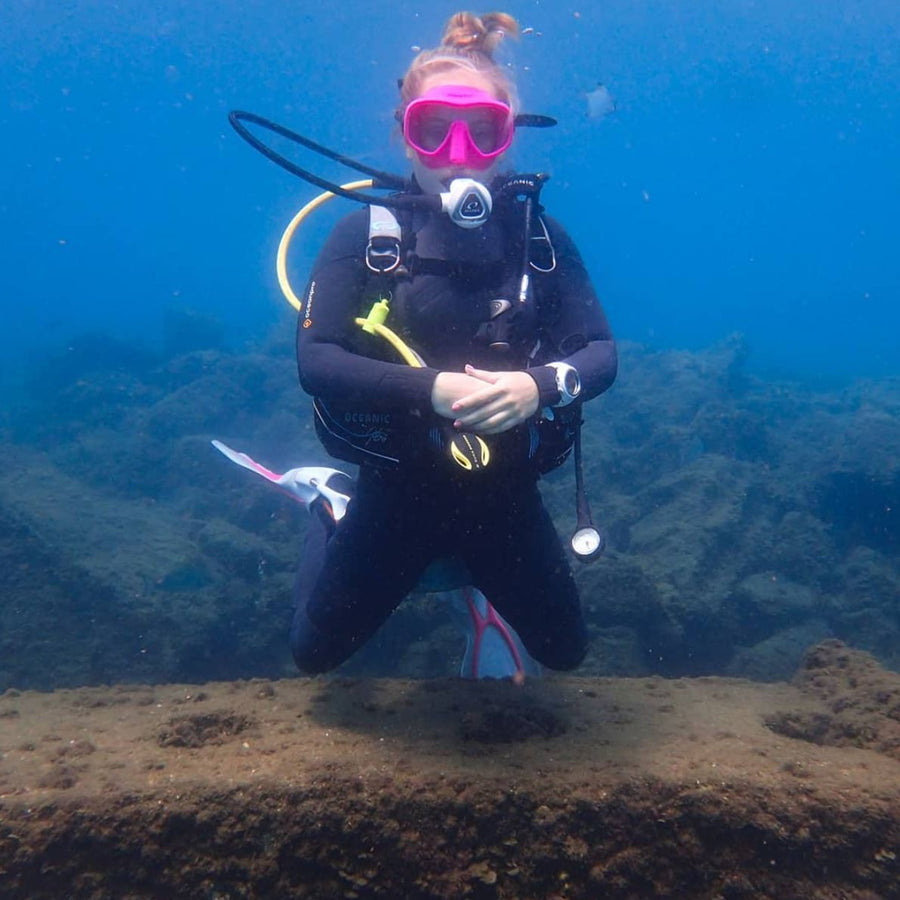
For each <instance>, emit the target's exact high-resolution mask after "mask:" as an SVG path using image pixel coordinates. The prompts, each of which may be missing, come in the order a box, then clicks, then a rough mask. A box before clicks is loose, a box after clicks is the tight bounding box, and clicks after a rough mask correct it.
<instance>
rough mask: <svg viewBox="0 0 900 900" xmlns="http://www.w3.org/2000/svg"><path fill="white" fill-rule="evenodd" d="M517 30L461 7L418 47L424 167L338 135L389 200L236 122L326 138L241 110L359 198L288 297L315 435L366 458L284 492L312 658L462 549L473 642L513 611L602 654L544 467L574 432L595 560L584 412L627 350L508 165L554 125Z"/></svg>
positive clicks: (347, 644) (302, 622) (530, 188)
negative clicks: (540, 130) (521, 74)
mask: <svg viewBox="0 0 900 900" xmlns="http://www.w3.org/2000/svg"><path fill="white" fill-rule="evenodd" d="M518 31H519V29H518V25H517V23H516V21H515V19H513V18H512V17H511V16H509V15H506V14H504V13H491V14H488V15H484V16H482V17H477V16H474V15H473V14H471V13H467V12H460V13H457V14H455V15H453V16H452V17H451V18H450V20H449V21H448V22H447V25H446V27H445V30H444V35H443V38H442V41H441V43H440V45H439V46H438V47H437V48H435V49H432V50H424V51H422V52H420V53H419V54H418V55H417V56H416V57H415V59H414V60H413V62H412V64H411V65H410V67H409V70H408V71H407V72H406V74H405V75H404V76H403V78H402V79H401V80H400V82H399V85H400V104H399V107H398V109H397V113H396V117H397V119H398V122H399V123H400V125H401V128H402V135H403V140H404V143H405V149H406V155H407V157H408V159H409V161H410V163H411V167H412V172H413V175H412V178H411V180H409V181H405V180H400V179H397V178H396V176H393V177H391V176H387V175H386V173H377V172H375V170H369V169H367V168H366V167H363V166H361V165H359V164H353V163H352V162H348V161H347V160H346V159H345V158H344V157H340V156H338V155H337V154H334V153H331V152H330V151H325V152H326V153H327V155H330V156H331V157H332V158H335V159H338V160H339V161H341V162H345V163H347V164H349V165H354V167H355V168H359V169H362V170H363V171H365V172H371V173H372V174H374V175H376V184H375V187H390V188H393V191H394V192H393V193H391V194H389V195H387V196H385V197H378V198H375V199H373V196H372V195H364V194H359V195H356V194H354V193H353V192H352V191H350V190H347V189H346V188H348V187H351V186H345V187H344V188H338V187H337V186H332V185H330V184H329V183H327V182H324V181H322V180H321V179H317V178H315V177H314V176H311V175H310V173H308V172H306V171H305V170H301V169H299V168H298V167H296V166H293V165H291V164H289V163H287V162H286V161H285V160H284V158H283V157H280V156H278V154H275V153H274V152H273V151H269V150H268V148H266V147H265V145H263V144H262V143H261V142H260V141H259V140H257V139H255V138H253V137H251V136H250V134H249V132H248V131H247V129H246V127H245V126H244V125H243V123H244V122H245V121H251V122H255V123H257V124H262V125H264V126H265V127H269V128H270V129H271V130H275V131H277V132H278V133H279V134H282V135H284V136H287V137H290V138H293V139H296V140H299V141H300V142H301V143H304V144H305V145H306V146H312V148H313V149H317V150H318V151H319V152H322V148H319V147H318V145H314V144H312V142H309V141H307V140H306V139H303V138H301V137H300V136H297V135H294V134H293V133H292V132H288V131H287V130H286V129H283V128H281V127H280V126H275V125H274V124H273V123H270V122H267V120H263V119H261V118H260V117H255V116H252V115H251V114H249V113H232V124H233V125H234V126H235V128H237V129H238V131H239V132H240V133H241V134H242V136H243V137H245V139H247V140H248V141H250V142H251V143H252V144H253V145H254V146H256V147H257V149H260V150H262V151H263V152H265V153H266V155H267V156H270V158H273V159H275V161H276V162H279V164H281V165H283V166H284V167H285V168H288V169H289V170H290V171H293V172H294V173H295V174H299V175H300V176H301V177H304V178H306V179H307V180H308V181H311V182H312V183H314V184H319V185H320V186H323V187H327V188H330V189H331V190H333V192H334V193H335V194H337V195H338V196H348V197H350V198H351V199H360V200H362V202H363V203H364V204H365V206H364V208H363V209H360V210H357V211H355V212H352V213H350V214H349V215H347V216H346V217H344V218H343V219H342V220H341V221H340V222H339V223H338V224H337V225H336V226H335V228H334V229H333V231H332V232H331V235H330V236H329V238H328V239H327V241H326V243H325V245H324V246H323V248H322V249H321V251H320V253H319V255H318V258H317V259H316V262H315V264H314V266H313V269H312V273H311V276H310V279H309V282H308V284H307V287H306V291H305V293H304V295H303V297H302V299H301V298H297V302H296V303H295V305H296V306H297V307H298V309H299V311H300V314H299V326H298V330H297V360H298V370H299V377H300V383H301V385H302V387H303V389H304V390H305V391H306V393H307V394H309V395H311V396H312V397H313V407H314V414H315V425H316V430H317V433H318V435H319V437H320V439H321V441H322V443H323V445H324V446H325V448H326V450H327V451H328V452H329V453H330V454H331V455H332V456H336V457H337V458H339V459H342V460H346V461H349V462H352V463H355V464H357V465H358V466H359V475H358V478H357V479H356V481H355V483H354V482H353V481H352V480H351V479H349V477H348V476H346V475H344V474H343V473H341V472H338V471H337V470H329V469H324V470H322V469H308V470H305V469H300V470H292V472H294V473H296V474H295V475H293V476H291V477H292V478H293V479H294V481H293V482H292V487H291V490H293V491H294V492H295V493H297V491H298V490H299V491H300V493H302V494H303V497H302V499H303V500H304V502H305V503H306V504H307V505H308V507H309V510H310V513H311V523H310V528H309V531H308V534H307V540H306V545H305V548H304V552H303V559H302V560H301V565H300V569H299V572H298V576H297V581H296V587H295V604H296V605H295V612H294V618H293V622H292V626H291V632H290V642H291V650H292V653H293V656H294V660H295V661H296V664H297V666H298V668H299V669H300V670H301V671H302V672H304V673H307V674H314V673H321V672H326V671H328V670H330V669H333V668H334V667H336V666H338V665H339V664H340V663H342V662H343V661H344V660H346V659H348V658H349V657H350V656H351V655H352V654H353V653H354V652H355V651H356V650H357V649H358V648H359V647H360V646H362V645H363V644H364V643H365V642H366V641H367V640H368V639H369V638H370V637H371V636H372V635H373V634H374V633H375V632H376V631H377V630H378V628H379V627H380V626H381V625H382V624H383V623H384V622H385V620H386V619H387V618H388V617H389V616H390V615H391V613H392V612H393V610H394V609H395V608H396V607H397V606H398V605H399V604H400V603H401V602H402V601H403V600H404V598H406V597H407V596H408V595H409V594H410V593H411V592H413V591H414V590H415V589H416V587H417V585H420V584H421V583H422V579H423V576H424V575H426V573H428V574H429V576H432V577H433V573H434V571H435V567H436V566H438V565H440V564H441V563H443V562H446V561H448V560H449V561H451V563H450V564H451V568H452V571H453V573H454V574H452V575H451V576H450V582H447V583H445V584H444V586H451V587H461V586H462V585H470V586H472V587H473V588H474V589H476V593H475V595H474V597H475V602H469V604H468V610H469V614H470V616H471V622H470V624H471V630H472V633H473V634H474V635H475V638H476V639H475V640H474V641H472V640H470V642H469V647H470V650H471V648H472V647H473V646H475V647H476V649H477V644H478V640H477V639H478V637H479V636H480V635H482V634H484V633H485V630H486V629H487V630H490V629H488V625H492V624H495V623H496V622H497V621H499V622H501V623H503V625H506V624H507V623H508V626H509V627H510V630H513V631H514V635H513V637H514V638H515V642H516V643H515V646H516V647H517V648H520V649H522V650H523V653H522V655H523V657H524V658H526V659H529V660H530V658H533V660H536V661H537V662H538V663H540V664H543V665H545V666H547V667H549V668H551V669H559V670H566V669H572V668H574V667H576V666H578V665H579V663H580V662H581V661H582V659H583V658H584V655H585V653H586V651H587V629H586V626H585V622H584V618H583V615H582V610H581V604H580V600H579V597H578V592H577V589H576V585H575V580H574V578H573V575H572V571H571V568H570V565H569V561H568V559H567V556H566V552H565V550H564V548H563V545H562V542H561V541H560V538H559V535H558V534H557V532H556V529H555V527H554V525H553V522H552V521H551V519H550V516H549V514H548V512H547V510H546V509H545V507H544V505H543V502H542V500H541V496H540V493H539V490H538V480H539V478H540V476H541V475H542V474H543V473H545V472H548V471H550V470H551V469H554V468H556V467H557V466H558V465H560V464H561V463H562V462H563V461H564V460H565V459H566V458H567V457H568V456H569V455H570V453H571V452H572V450H573V447H574V450H575V461H576V474H577V476H578V497H579V529H578V530H577V531H576V534H575V537H574V538H573V540H572V547H573V549H574V550H575V553H576V556H580V558H582V559H588V558H592V557H593V556H594V555H596V553H597V552H599V549H601V539H600V536H599V532H598V531H597V529H596V528H594V526H593V523H592V522H591V520H590V514H589V511H587V505H586V499H584V492H583V480H582V475H581V466H580V440H579V438H580V426H581V414H582V406H583V404H584V402H586V401H588V400H591V399H593V398H594V397H596V396H597V395H599V394H600V393H602V392H603V391H605V390H606V389H607V388H608V387H609V386H610V385H611V384H612V382H613V380H614V379H615V376H616V368H617V358H616V348H615V344H614V342H613V339H612V335H611V332H610V328H609V325H608V324H607V320H606V317H605V315H604V313H603V310H602V308H601V306H600V304H599V302H598V300H597V297H596V295H595V292H594V289H593V287H592V285H591V281H590V278H589V276H588V274H587V272H586V270H585V267H584V264H583V262H582V260H581V257H580V255H579V253H578V251H577V249H576V248H575V246H574V244H573V243H572V241H571V239H570V238H569V237H568V235H567V234H566V232H565V231H564V230H563V228H562V227H561V226H560V225H559V224H558V223H557V222H555V221H554V220H553V219H551V218H549V217H548V216H546V215H544V214H543V208H542V207H541V206H540V203H539V194H540V189H541V186H542V184H543V181H544V176H531V175H528V176H525V175H519V174H510V173H506V172H504V171H502V170H501V165H502V161H503V158H504V154H505V153H506V151H507V150H508V149H509V147H510V146H511V144H512V142H513V140H514V137H515V132H516V129H517V128H518V127H522V126H529V125H531V126H534V125H537V126H542V125H547V124H554V123H553V121H552V120H549V119H546V117H540V116H529V115H526V114H523V113H521V112H520V111H519V109H518V100H517V96H516V92H515V88H514V86H513V84H512V83H511V82H510V80H509V79H508V78H507V74H506V71H505V70H504V68H502V67H501V66H499V65H498V64H497V63H496V62H495V61H494V58H493V55H494V52H495V51H496V49H497V47H498V45H499V44H500V42H501V41H502V40H503V38H504V37H505V36H513V37H515V36H517V35H518ZM379 175H380V176H383V177H382V178H381V179H380V183H379V178H378V177H377V176H379ZM367 184H369V185H371V184H372V182H367ZM352 187H354V188H355V185H354V186H352ZM219 449H222V448H221V447H220V448H219ZM226 450H228V448H225V449H224V450H222V452H225V451H226ZM230 452H231V453H232V454H234V451H230ZM226 455H228V454H227V453H226ZM238 455H239V456H241V455H240V454H238ZM230 458H234V457H233V456H232V457H230ZM245 459H246V460H249V458H245ZM234 461H236V462H239V464H241V465H246V463H245V462H241V461H240V460H234ZM250 462H251V463H252V460H250ZM254 465H256V464H254ZM246 467H248V468H250V467H251V466H246ZM257 471H258V470H257ZM260 474H264V472H263V473H260ZM269 475H272V476H273V477H272V478H270V479H269V480H273V481H276V480H277V479H278V478H279V477H283V478H288V475H287V474H286V475H285V476H277V475H275V474H274V473H269ZM266 477H268V475H266ZM283 484H284V483H282V486H283ZM338 498H340V499H338ZM582 500H583V502H582ZM484 597H488V598H490V604H486V601H485V602H484V603H481V601H482V600H484ZM479 598H480V599H479ZM469 599H470V601H471V600H472V595H469ZM494 608H495V610H496V612H495V611H494ZM497 614H499V616H498V615H497ZM492 616H494V618H493V619H492V618H491V617H492ZM486 623H487V624H486ZM519 641H520V642H521V643H519ZM508 646H510V647H512V644H509V645H508ZM525 651H527V653H526V652H525ZM512 652H513V655H515V652H514V651H512ZM476 665H477V661H476ZM519 670H521V666H520V667H519Z"/></svg>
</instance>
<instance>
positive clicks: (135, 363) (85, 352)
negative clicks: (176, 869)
mask: <svg viewBox="0 0 900 900" xmlns="http://www.w3.org/2000/svg"><path fill="white" fill-rule="evenodd" d="M199 344H202V342H198V345H199ZM173 346H174V349H172V350H171V352H169V353H168V354H159V353H152V352H150V351H148V350H145V349H142V348H141V347H139V346H136V345H130V344H127V343H123V342H120V341H117V340H114V339H111V338H108V337H102V336H86V337H83V338H79V339H77V340H73V341H71V342H70V343H68V344H67V345H65V347H63V348H61V350H60V351H59V353H57V354H56V355H52V356H50V357H48V358H47V359H46V360H45V361H44V362H43V363H42V364H40V365H36V366H35V367H34V369H33V370H32V371H31V372H30V373H29V374H28V378H27V379H26V384H25V385H24V388H23V391H22V392H20V393H17V392H15V391H7V392H6V393H5V396H6V397H7V404H6V406H5V407H4V408H3V410H2V418H0V554H2V559H0V597H2V603H0V689H3V688H7V687H16V688H20V689H21V688H38V689H50V688H56V687H64V686H82V685H90V684H109V683H115V682H196V681H207V680H210V679H233V678H240V677H243V678H247V677H268V678H278V677H283V676H285V675H288V674H290V673H291V671H292V666H291V662H290V658H289V654H288V651H287V646H286V645H287V641H286V634H287V626H288V621H289V617H290V604H291V585H292V580H293V576H294V569H295V566H296V562H297V558H298V555H299V550H300V547H301V542H302V539H303V534H304V531H305V528H306V513H305V511H304V510H303V509H302V508H301V507H299V506H298V505H297V504H295V503H294V502H292V501H291V500H290V499H289V498H287V497H285V496H284V495H282V494H279V493H278V492H277V491H274V490H273V489H272V488H271V487H270V486H268V485H266V484H265V483H264V482H262V481H261V480H258V479H256V478H255V476H253V475H251V474H250V473H248V472H245V471H243V470H241V469H238V468H236V467H234V466H232V465H231V464H230V463H229V462H227V461H226V460H225V459H224V458H223V457H221V456H219V455H218V454H217V453H216V452H215V451H214V450H213V449H212V448H211V446H210V440H211V439H213V438H219V439H221V440H223V441H225V442H226V443H228V444H229V445H231V446H232V447H235V448H237V449H239V450H244V451H247V452H249V453H251V454H252V455H253V456H255V457H256V458H257V459H259V460H260V461H262V462H264V463H265V464H267V465H269V466H270V467H272V468H274V469H279V468H281V469H284V468H289V467H292V466H295V465H302V464H311V463H320V464H321V463H324V462H327V458H326V457H325V455H324V453H323V451H322V450H321V448H320V447H319V445H318V443H317V441H316V439H315V436H314V434H313V432H312V422H311V416H310V409H309V403H308V400H307V398H305V397H304V396H303V395H302V394H301V393H300V390H299V388H298V386H297V382H296V374H295V370H294V363H293V358H292V348H291V345H290V335H289V334H286V335H285V337H284V339H283V340H273V341H272V342H270V344H269V345H267V346H266V347H265V348H264V349H260V350H258V351H253V352H251V351H245V352H240V353H238V352H229V351H227V350H225V349H222V348H221V347H220V348H217V349H196V350H191V349H190V347H191V346H192V344H191V341H190V340H189V339H188V340H184V341H181V342H180V343H178V342H176V343H175V345H173ZM745 358H746V348H745V347H744V345H743V344H742V342H741V341H740V340H739V339H737V338H735V339H732V340H729V341H726V342H724V343H722V344H721V345H718V346H715V347H712V348H710V349H709V350H707V351H705V352H696V353H693V352H692V353H688V352H675V351H668V352H653V351H650V350H648V349H646V348H643V347H641V346H637V345H630V344H624V345H623V346H622V348H621V366H620V374H619V378H618V380H617V382H616V384H615V385H614V386H613V388H612V389H611V390H610V391H609V392H608V393H607V394H606V395H604V396H603V397H601V398H599V399H598V400H596V401H594V402H593V403H591V404H590V405H589V406H588V408H587V412H586V418H587V425H586V427H585V434H584V443H585V460H586V478H587V483H588V487H589V492H590V495H591V500H592V503H593V506H594V512H595V518H596V519H597V520H598V521H599V522H600V523H602V525H603V526H604V528H605V530H606V533H607V538H608V542H607V543H608V546H607V551H606V553H605V555H604V556H603V557H602V558H601V559H600V560H599V561H598V562H595V563H593V564H591V565H589V566H577V567H576V568H577V571H576V576H577V578H578V581H579V584H580V588H581V591H582V596H583V600H584V604H585V607H586V610H587V616H588V621H589V626H590V630H591V635H592V648H591V651H590V655H589V657H588V659H587V660H586V662H585V664H584V665H583V667H582V668H581V669H580V670H579V674H580V675H585V676H612V675H631V676H650V675H656V674H658V675H663V676H670V677H674V676H687V675H724V676H731V677H746V678H751V679H757V680H766V681H774V680H778V679H784V678H788V677H790V675H791V674H792V673H793V672H794V671H795V669H796V667H797V666H798V664H799V662H800V660H801V658H802V655H803V652H804V651H805V649H806V648H807V647H809V646H810V645H812V644H814V643H816V642H818V641H820V640H822V639H825V638H828V637H836V638H839V639H841V640H843V641H845V642H847V643H848V644H850V645H852V646H854V647H858V648H861V649H865V650H867V651H869V652H871V653H872V654H874V656H875V657H876V658H877V659H879V660H880V661H881V662H882V663H883V664H884V665H886V666H887V667H889V668H893V669H897V668H900V566H898V558H900V530H898V527H897V517H898V512H900V462H898V459H900V457H898V455H897V452H896V450H897V447H900V415H898V413H900V383H898V382H897V381H896V380H894V381H891V380H882V381H868V382H859V383H857V384H854V385H852V386H849V387H844V388H841V389H839V390H838V389H835V390H830V391H829V390H821V391H814V390H813V389H811V388H809V387H803V386H801V385H797V384H788V383H777V382H774V381H765V380H761V379H759V378H756V377H752V376H750V375H748V374H747V372H746V367H745ZM11 398H12V399H11ZM573 482H574V478H573V472H572V467H571V464H567V465H565V466H564V467H563V468H562V469H560V470H559V471H557V472H556V473H553V474H551V475H550V476H549V477H547V478H545V479H544V481H543V488H544V493H545V496H546V497H547V500H548V503H549V505H550V508H551V510H552V512H553V514H554V517H555V519H556V521H557V524H558V525H559V527H560V530H561V532H562V533H563V534H568V533H570V531H571V529H572V527H573V525H574V497H573V495H574V488H573ZM462 644H463V642H462V638H461V636H460V635H459V634H458V633H457V631H456V630H455V627H454V625H453V624H452V620H451V618H450V616H449V615H448V613H447V609H446V604H445V603H444V602H443V601H442V600H441V598H440V597H435V596H426V597H424V598H420V599H418V600H414V601H411V602H408V603H406V604H404V605H402V606H401V608H400V609H399V610H398V612H397V613H396V614H395V615H394V616H393V618H392V619H391V620H390V622H389V623H388V625H387V626H386V627H385V628H384V629H383V631H382V632H381V633H380V634H379V635H378V636H377V637H376V639H374V640H373V641H372V642H371V643H370V645H369V646H367V647H366V648H365V649H364V650H363V651H362V652H361V653H360V654H358V656H357V657H355V658H354V659H353V660H351V661H350V662H349V663H348V664H346V665H345V667H344V668H343V669H342V673H343V674H345V675H377V676H393V677H421V676H425V677H440V676H449V675H452V674H453V673H454V672H456V671H457V670H458V665H459V660H460V657H461V655H462V651H463V646H462Z"/></svg>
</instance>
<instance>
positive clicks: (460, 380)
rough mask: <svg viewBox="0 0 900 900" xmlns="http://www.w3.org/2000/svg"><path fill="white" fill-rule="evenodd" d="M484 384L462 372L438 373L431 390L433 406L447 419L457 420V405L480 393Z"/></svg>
mask: <svg viewBox="0 0 900 900" xmlns="http://www.w3.org/2000/svg"><path fill="white" fill-rule="evenodd" d="M483 387H484V383H483V382H481V381H479V380H478V379H477V378H474V377H472V376H471V375H466V374H464V373H462V372H438V374H437V378H435V379H434V385H433V386H432V388H431V406H432V408H433V409H434V411H435V412H436V413H437V414H438V415H439V416H443V417H444V418H445V419H455V418H456V407H455V405H454V404H455V403H457V401H459V400H462V399H463V398H464V397H469V396H471V395H472V394H474V393H476V392H477V391H480V390H481V389H482V388H483Z"/></svg>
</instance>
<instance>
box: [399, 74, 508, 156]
mask: <svg viewBox="0 0 900 900" xmlns="http://www.w3.org/2000/svg"><path fill="white" fill-rule="evenodd" d="M514 131H515V123H514V121H513V114H512V110H511V109H510V108H509V105H508V104H507V103H503V102H502V101H500V100H496V99H495V98H494V97H492V96H491V95H490V94H488V93H487V92H486V91H480V90H478V89H477V88H473V87H466V86H465V85H459V84H445V85H441V86H440V87H434V88H431V90H428V91H426V92H425V93H424V94H422V96H421V97H417V98H416V99H415V100H413V101H412V103H410V104H409V106H407V107H406V112H405V113H404V114H403V137H404V138H405V139H406V143H407V144H409V146H410V147H412V148H413V150H415V151H416V153H417V154H418V155H419V158H420V159H421V160H422V164H423V165H424V166H426V167H427V168H429V169H441V168H444V167H445V166H465V167H467V168H470V169H487V168H489V167H490V166H491V164H492V163H493V161H494V160H495V159H496V158H497V157H498V156H499V155H500V154H501V153H503V152H504V150H506V149H507V148H508V147H509V145H510V144H511V143H512V139H513V132H514Z"/></svg>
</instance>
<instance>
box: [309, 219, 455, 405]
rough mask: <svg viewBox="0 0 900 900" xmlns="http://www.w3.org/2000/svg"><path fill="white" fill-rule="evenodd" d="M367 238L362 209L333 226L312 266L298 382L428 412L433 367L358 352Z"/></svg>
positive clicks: (316, 391) (315, 391)
mask: <svg viewBox="0 0 900 900" xmlns="http://www.w3.org/2000/svg"><path fill="white" fill-rule="evenodd" d="M367 240H368V210H365V209H364V210H359V211H358V212H355V213H352V214H351V215H349V216H347V217H346V218H344V219H342V220H341V221H340V222H339V223H338V224H337V226H335V228H334V230H333V231H332V233H331V235H330V236H329V238H328V240H327V241H326V243H325V246H324V247H323V248H322V250H321V252H320V253H319V256H318V258H317V259H316V262H315V264H314V265H313V269H312V275H311V277H310V280H309V284H308V285H307V288H306V294H305V296H304V300H303V308H302V309H301V311H300V319H299V323H298V328H297V368H298V372H299V375H300V384H301V385H302V387H303V390H304V391H306V393H307V394H310V395H312V396H315V397H322V398H323V399H326V400H328V399H332V400H343V401H347V400H349V401H358V402H363V403H366V402H371V403H375V404H377V405H378V406H379V407H380V408H382V409H383V408H390V407H399V408H404V409H410V408H412V409H422V410H426V411H430V410H431V408H432V407H431V390H432V387H433V385H434V379H435V377H436V376H437V374H438V373H437V370H436V369H430V368H419V369H417V368H413V367H411V366H408V365H406V363H399V362H398V363H394V362H387V361H385V360H383V359H375V358H369V357H367V356H365V355H363V354H361V353H360V352H359V346H360V328H359V326H358V325H357V324H355V322H354V320H355V319H356V318H358V317H359V316H364V315H365V314H366V313H367V312H368V310H367V309H364V306H365V305H366V304H367V303H371V302H372V298H369V297H367V296H366V295H365V291H366V286H367V284H368V281H369V273H368V270H367V268H366V264H365V256H364V254H365V247H366V243H367ZM388 324H390V322H388ZM372 340H376V339H375V338H372ZM379 349H383V348H379Z"/></svg>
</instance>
